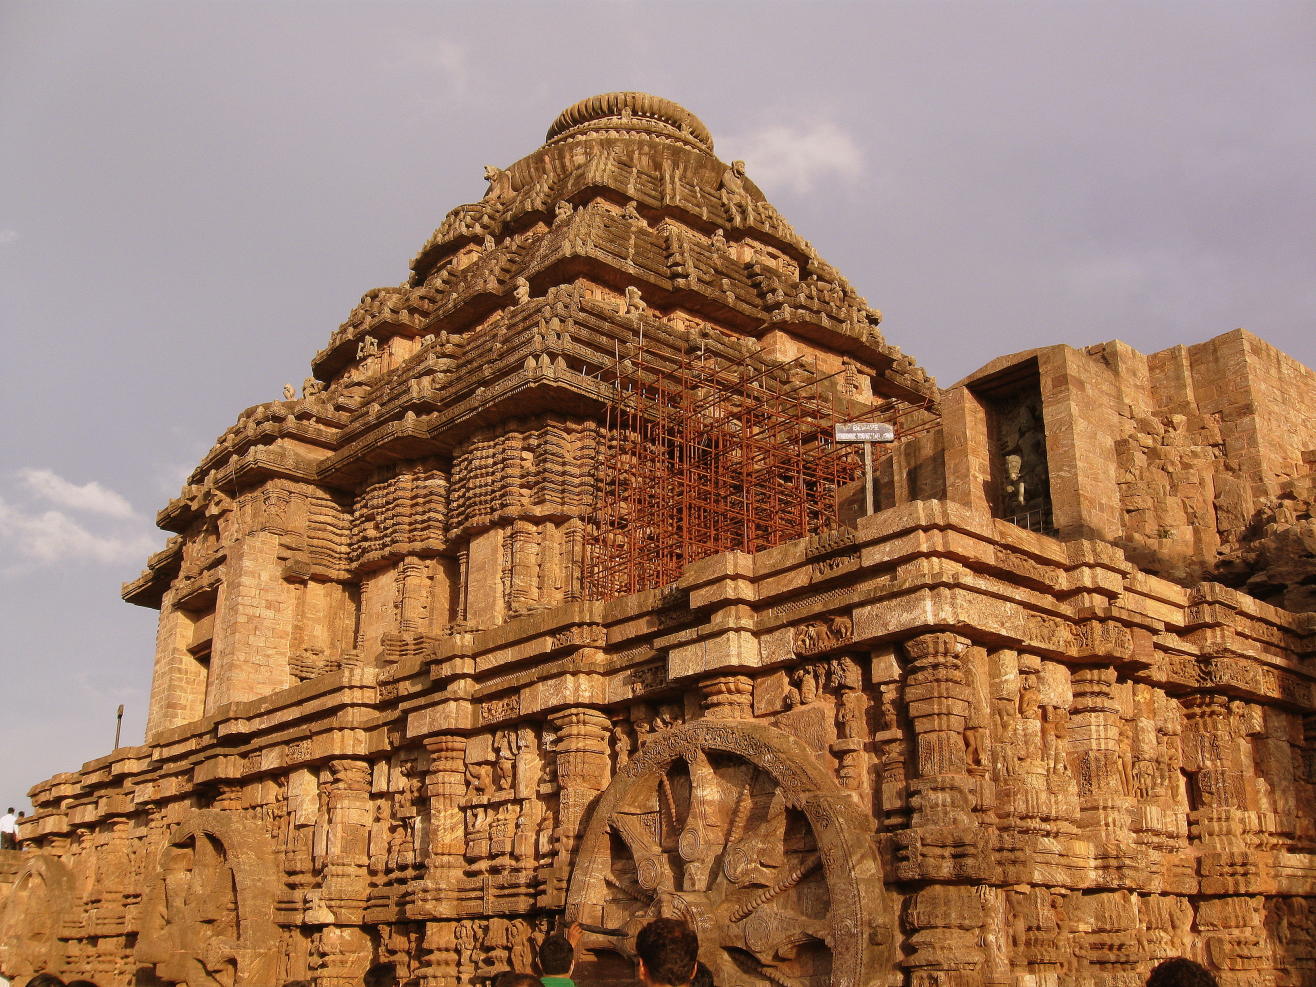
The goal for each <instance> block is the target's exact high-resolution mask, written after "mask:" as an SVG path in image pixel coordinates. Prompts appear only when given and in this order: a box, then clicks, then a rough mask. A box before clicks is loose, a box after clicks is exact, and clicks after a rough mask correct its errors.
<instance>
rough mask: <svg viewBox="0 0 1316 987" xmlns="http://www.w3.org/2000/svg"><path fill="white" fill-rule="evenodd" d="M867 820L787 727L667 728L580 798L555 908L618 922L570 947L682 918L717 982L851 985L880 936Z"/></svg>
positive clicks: (870, 962) (877, 954)
mask: <svg viewBox="0 0 1316 987" xmlns="http://www.w3.org/2000/svg"><path fill="white" fill-rule="evenodd" d="M872 828H873V824H872V821H871V820H870V819H867V818H866V817H864V816H863V815H862V814H861V813H860V812H859V810H858V808H857V807H856V806H855V804H854V802H853V801H851V799H850V798H849V796H848V795H847V794H846V793H845V792H843V791H842V790H841V789H840V787H839V786H838V785H837V784H836V782H835V781H834V780H833V778H832V776H831V773H830V772H829V771H828V770H827V769H825V768H824V767H822V766H821V765H820V764H819V759H818V755H817V754H816V753H814V752H812V751H810V750H808V749H807V748H806V747H804V745H802V744H801V743H800V742H799V741H797V740H795V739H794V738H793V737H790V736H788V735H786V734H784V733H782V732H780V731H778V730H775V729H773V728H771V727H768V726H765V725H763V724H759V723H746V722H737V721H726V722H718V721H715V720H704V721H701V722H698V723H694V724H689V725H686V726H683V727H678V728H674V729H671V730H667V731H664V732H663V733H660V734H658V735H657V736H656V737H655V738H654V739H653V740H651V741H649V742H648V743H647V744H645V745H644V747H642V748H641V749H640V751H639V753H638V754H637V755H636V756H635V758H634V759H633V760H632V761H631V762H630V763H629V764H627V765H626V767H625V768H623V769H622V770H621V771H620V772H619V773H618V775H617V777H616V778H614V780H613V782H612V784H611V785H609V786H608V788H607V790H606V791H605V792H604V793H603V794H602V796H601V797H600V799H599V802H598V804H597V805H596V806H595V808H594V810H593V812H592V814H591V816H590V823H589V826H588V827H587V829H586V831H585V835H584V837H583V839H582V841H581V844H580V852H579V855H578V857H577V863H576V869H575V871H574V873H573V874H572V877H571V884H570V887H569V889H568V892H567V918H568V919H569V920H572V921H581V922H585V923H587V924H591V925H600V926H604V927H608V928H615V929H621V930H624V931H625V933H626V935H625V937H605V936H600V935H593V934H590V935H587V936H586V939H585V940H584V946H585V947H586V948H587V949H592V950H594V951H606V950H612V951H616V952H619V953H621V954H622V955H624V956H628V957H631V956H633V954H634V937H635V934H636V933H637V932H638V931H639V929H640V928H641V927H642V926H643V925H644V923H645V922H647V921H649V920H650V919H652V918H656V917H659V916H664V917H673V918H682V919H685V920H686V921H687V922H688V923H689V924H690V925H691V927H692V928H694V929H695V931H696V932H697V933H698V934H699V939H700V960H701V961H702V962H703V963H704V964H706V965H707V966H708V967H709V968H710V969H711V970H712V973H713V979H714V982H715V983H717V984H719V985H723V987H738V985H743V987H758V985H764V984H770V985H771V984H775V985H778V987H822V985H824V984H832V985H837V987H841V985H846V987H859V985H862V984H867V983H869V982H871V981H872V979H873V977H874V975H875V974H876V973H877V972H878V970H879V969H881V968H883V967H885V966H886V965H887V964H888V963H889V961H890V957H889V956H884V955H883V953H884V950H883V949H881V948H880V947H879V945H878V943H880V942H890V941H891V940H892V939H893V938H894V937H893V936H891V935H889V934H888V932H887V930H889V929H890V928H891V927H892V925H891V912H890V908H889V906H888V903H887V900H886V896H885V894H884V893H883V889H882V883H881V877H880V873H879V869H878V863H877V860H878V857H877V850H876V847H875V846H874V843H873V840H872V837H871V835H870V834H871V832H872Z"/></svg>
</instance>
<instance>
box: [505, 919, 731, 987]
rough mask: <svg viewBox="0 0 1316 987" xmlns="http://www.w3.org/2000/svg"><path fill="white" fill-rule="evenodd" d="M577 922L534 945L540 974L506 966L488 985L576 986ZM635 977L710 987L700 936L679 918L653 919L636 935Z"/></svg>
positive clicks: (654, 983)
mask: <svg viewBox="0 0 1316 987" xmlns="http://www.w3.org/2000/svg"><path fill="white" fill-rule="evenodd" d="M581 932H582V930H581V927H580V926H579V925H573V926H571V927H570V928H569V929H567V931H566V932H555V933H553V934H552V935H550V936H548V937H547V938H546V939H545V940H544V941H543V943H541V944H540V946H539V975H535V974H533V973H529V972H525V971H508V972H506V973H500V974H499V975H498V976H496V977H494V978H493V981H492V982H491V987H576V983H575V981H574V980H573V979H572V972H573V971H574V969H575V966H576V945H577V943H579V942H580V936H581ZM635 956H636V960H635V982H636V984H639V985H642V987H713V977H712V975H711V974H710V973H709V970H708V968H707V967H706V966H704V964H702V963H700V962H699V937H698V936H696V935H695V933H694V930H693V929H691V928H690V926H688V925H686V924H685V923H684V922H682V921H681V920H680V919H674V918H656V919H654V920H653V921H652V922H649V923H648V924H647V925H645V926H644V928H642V929H641V930H640V931H639V934H638V935H637V936H636V937H635Z"/></svg>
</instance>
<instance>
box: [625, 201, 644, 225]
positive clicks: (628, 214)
mask: <svg viewBox="0 0 1316 987" xmlns="http://www.w3.org/2000/svg"><path fill="white" fill-rule="evenodd" d="M621 216H622V219H625V220H627V221H628V222H631V223H643V222H644V220H643V219H642V218H641V216H640V211H639V209H637V208H636V202H635V200H634V199H631V201H630V202H628V203H626V208H625V209H624V210H623V211H622V214H621Z"/></svg>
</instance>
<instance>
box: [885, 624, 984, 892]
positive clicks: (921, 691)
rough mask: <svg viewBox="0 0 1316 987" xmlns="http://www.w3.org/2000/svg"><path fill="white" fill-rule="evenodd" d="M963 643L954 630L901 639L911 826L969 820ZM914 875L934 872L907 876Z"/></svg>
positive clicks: (961, 823) (958, 824)
mask: <svg viewBox="0 0 1316 987" xmlns="http://www.w3.org/2000/svg"><path fill="white" fill-rule="evenodd" d="M968 646H969V641H968V640H967V639H966V638H962V637H959V636H957V635H955V634H924V635H923V636H921V637H916V638H913V639H912V640H910V641H906V642H905V651H906V652H907V653H908V655H909V658H910V661H909V664H908V667H907V668H906V669H905V706H906V709H907V710H908V713H909V718H910V721H911V723H912V724H913V728H914V736H915V747H916V758H917V760H916V766H915V777H914V778H913V779H911V780H910V782H909V793H910V805H911V807H912V808H913V817H912V819H911V823H910V825H911V828H914V829H922V828H926V827H936V828H946V827H965V826H971V825H972V823H973V817H972V814H971V811H970V810H971V808H972V805H973V796H972V780H971V779H970V777H969V772H968V758H967V749H966V747H965V738H964V732H965V728H966V727H967V725H968V719H969V702H970V695H969V687H968V685H967V683H966V682H965V679H964V669H963V667H962V666H961V664H960V657H959V655H960V652H961V651H962V650H963V649H964V648H967V647H968ZM902 876H904V875H902ZM919 876H921V877H934V876H938V875H934V874H917V875H916V874H910V875H909V877H919ZM947 876H949V875H947Z"/></svg>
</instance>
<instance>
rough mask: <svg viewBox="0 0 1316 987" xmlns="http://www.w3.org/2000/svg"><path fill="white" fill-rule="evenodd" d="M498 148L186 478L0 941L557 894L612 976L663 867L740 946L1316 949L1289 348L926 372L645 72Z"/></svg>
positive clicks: (713, 942) (989, 962) (506, 933)
mask: <svg viewBox="0 0 1316 987" xmlns="http://www.w3.org/2000/svg"><path fill="white" fill-rule="evenodd" d="M486 177H487V179H488V182H489V188H488V192H487V193H486V195H485V196H484V198H483V199H482V200H481V201H479V202H477V203H473V204H470V205H464V206H459V207H458V208H456V209H454V210H453V211H452V212H451V213H450V214H449V215H448V217H447V218H446V219H445V220H444V221H443V223H442V225H441V226H440V227H439V229H438V230H437V231H436V232H435V233H434V235H433V236H432V237H431V238H430V240H429V241H428V242H427V243H426V244H425V245H424V246H423V247H422V248H421V250H420V252H419V253H418V254H417V255H416V258H415V260H414V261H413V262H412V265H411V272H410V275H409V277H408V278H407V280H406V281H404V282H403V283H402V284H400V285H398V286H395V287H389V288H379V289H375V290H373V291H370V292H367V293H366V295H365V296H364V297H363V299H362V301H361V304H360V305H359V306H358V307H357V308H356V309H355V310H354V311H353V312H352V313H351V315H350V316H349V318H348V320H347V322H345V323H344V324H343V325H342V326H341V327H340V328H339V329H338V330H337V331H336V332H334V333H333V335H332V336H331V337H330V339H329V342H328V345H327V346H326V347H325V348H324V349H323V350H321V351H320V352H319V353H318V354H317V355H316V356H315V358H314V360H313V361H312V365H311V366H312V376H311V377H309V378H307V380H306V382H305V384H304V385H303V387H302V388H301V389H300V392H298V391H295V390H294V389H292V388H288V389H287V390H286V392H285V397H284V400H280V401H272V402H270V403H267V404H262V405H258V406H256V407H254V408H249V409H247V410H246V411H245V412H243V413H242V414H241V415H240V416H239V418H238V421H237V424H236V425H234V426H233V428H231V429H229V430H228V431H227V432H225V433H224V434H223V435H222V436H220V437H219V439H218V441H217V442H216V444H215V446H214V448H213V449H212V450H211V451H210V452H209V453H208V454H207V455H206V457H205V458H204V459H203V460H202V462H201V463H200V464H199V465H198V467H197V468H196V470H195V471H194V472H193V474H192V475H191V477H190V478H189V482H188V484H187V486H186V487H184V489H183V490H182V492H181V494H180V495H179V497H178V498H177V499H175V500H173V501H172V502H170V503H169V504H168V506H166V507H165V508H164V510H163V511H162V512H161V513H160V516H159V523H160V525H161V527H163V528H165V529H166V530H168V531H171V532H173V533H174V537H172V538H170V540H169V542H168V544H167V546H166V547H165V549H164V550H163V551H162V552H160V553H158V554H157V555H155V556H153V557H152V558H151V559H150V561H149V563H148V566H147V569H146V571H145V572H144V573H143V574H142V575H141V577H140V578H138V579H137V580H135V581H134V582H132V583H130V584H128V585H127V586H126V587H125V593H124V595H125V598H126V599H127V600H128V601H129V602H132V603H135V604H139V605H142V606H150V607H155V608H158V609H159V611H160V623H159V635H158V639H157V648H156V656H155V673H154V683H153V687H152V695H151V710H150V718H149V724H148V728H147V735H146V740H145V743H143V744H142V745H141V746H136V747H126V748H120V749H119V750H116V751H113V752H112V753H110V754H108V755H106V756H105V757H103V758H100V759H98V760H95V761H92V762H90V763H88V764H86V765H84V766H83V767H82V768H81V770H79V771H76V772H71V773H68V774H62V775H57V776H56V777H54V778H52V779H50V780H49V781H46V782H43V783H41V784H39V785H37V786H36V787H35V788H34V789H33V791H32V798H33V803H34V806H35V809H36V811H35V813H34V815H33V818H32V820H31V822H30V825H28V826H27V827H26V835H27V837H28V838H27V840H26V847H25V849H24V850H23V851H22V852H21V853H13V854H8V855H6V856H5V858H4V860H3V861H0V864H3V868H5V869H3V870H0V874H3V875H4V878H3V879H4V880H5V881H7V882H10V883H8V884H7V885H6V889H7V890H6V897H5V898H4V899H3V902H4V904H3V910H2V911H0V973H3V974H4V975H5V976H7V977H9V978H11V980H12V981H13V982H14V983H16V984H20V985H29V984H33V983H35V984H47V985H58V984H61V983H63V984H73V983H76V984H78V985H79V987H85V985H88V984H90V985H93V987H111V985H116V987H118V985H121V987H126V985H136V987H155V985H160V984H186V985H188V987H271V985H273V987H283V985H290V984H294V983H309V984H312V985H314V987H349V985H353V987H356V985H363V984H369V985H387V984H406V985H414V987H450V985H457V984H476V983H482V982H483V981H484V980H485V979H486V978H487V977H488V976H489V975H490V974H492V973H495V972H498V971H500V970H503V969H507V968H508V967H517V968H520V969H528V967H529V961H530V957H531V955H532V951H533V949H534V945H535V943H536V942H537V941H538V940H539V939H541V938H542V936H543V935H544V934H545V933H546V932H547V930H549V928H550V927H551V926H552V925H553V923H555V922H556V921H557V920H559V918H562V917H565V918H567V919H579V920H583V921H586V922H588V923H591V924H594V925H598V926H606V927H609V928H612V929H616V930H621V932H622V933H623V934H622V935H619V936H602V935H596V934H589V935H587V936H586V938H585V940H584V943H583V945H584V947H585V948H586V950H587V952H588V956H587V957H586V960H585V962H584V964H583V969H580V970H579V971H578V976H579V978H580V980H581V981H582V982H586V983H590V984H603V985H606V984H618V985H620V984H623V983H629V982H630V977H631V963H630V950H631V943H632V937H633V934H634V932H635V930H636V929H638V928H639V927H640V925H642V924H643V922H644V921H646V920H647V919H648V918H650V917H652V916H656V915H659V914H663V915H675V916H681V917H684V918H686V919H687V920H689V921H690V922H691V923H692V924H693V926H694V927H695V928H696V929H697V930H698V932H699V935H700V939H701V943H702V949H703V954H702V955H703V960H704V962H705V963H707V964H708V965H709V966H710V967H711V968H712V969H713V971H714V974H715V978H716V982H717V983H718V984H719V985H722V987H768V985H777V987H824V985H828V984H832V985H837V987H867V985H871V984H885V985H892V987H895V985H912V987H917V985H926V987H932V985H949V987H955V985H964V987H968V985H977V984H993V985H1001V987H1005V985H1013V984H1031V985H1035V987H1051V985H1062V984H1065V985H1068V984H1072V985H1092V987H1095V985H1097V984H1112V983H1113V984H1123V985H1132V984H1134V983H1140V982H1141V979H1142V978H1144V977H1145V976H1146V972H1147V971H1148V969H1149V968H1150V967H1151V965H1153V963H1154V962H1155V961H1156V960H1158V959H1160V958H1163V957H1167V956H1174V955H1187V956H1190V957H1192V958H1194V959H1196V960H1198V961H1200V962H1202V963H1204V964H1205V965H1207V966H1208V967H1210V968H1211V969H1212V970H1213V971H1215V972H1216V974H1217V975H1218V976H1219V978H1220V980H1221V982H1222V983H1224V984H1228V985H1279V984H1283V985H1299V984H1312V983H1316V938H1314V934H1313V929H1314V928H1316V923H1313V920H1312V916H1313V912H1316V793H1314V792H1313V785H1314V783H1316V691H1314V690H1316V675H1314V672H1316V668H1314V667H1313V658H1312V654H1313V649H1314V648H1316V618H1313V614H1312V612H1311V611H1312V610H1313V609H1316V566H1314V565H1313V555H1314V553H1316V521H1313V498H1314V496H1316V472H1314V470H1316V378H1314V377H1313V374H1312V373H1311V371H1309V370H1307V369H1306V368H1305V367H1302V366H1301V365H1299V364H1297V363H1296V362H1294V361H1293V360H1290V359H1289V358H1287V357H1285V356H1284V355H1282V354H1280V353H1278V352H1276V351H1275V350H1274V349H1272V348H1271V347H1269V346H1267V345H1266V344H1265V343H1264V342H1262V341H1261V340H1259V339H1257V338H1256V337H1255V336H1252V335H1250V334H1248V333H1246V332H1244V331H1242V330H1239V331H1235V332H1231V333H1227V334H1225V335H1222V336H1218V337H1216V338H1215V339H1212V340H1210V341H1209V342H1205V343H1201V344H1198V345H1194V346H1188V347H1175V348H1173V349H1170V350H1166V351H1164V352H1161V353H1155V354H1152V355H1144V354H1141V353H1138V352H1136V351H1134V350H1133V349H1131V348H1130V347H1128V346H1127V345H1125V344H1123V343H1119V342H1110V343H1106V344H1103V345H1097V346H1092V347H1088V348H1087V349H1083V350H1078V349H1073V348H1070V347H1068V346H1054V347H1049V348H1044V349H1040V350H1034V351H1030V352H1026V353H1020V354H1015V355H1013V356H1009V357H1003V358H1001V359H999V360H997V361H995V362H993V363H992V364H990V365H988V366H987V367H985V368H983V369H982V370H981V371H979V372H978V373H976V374H974V375H973V376H971V377H969V378H968V379H966V380H965V381H962V382H961V383H959V384H957V385H956V386H954V387H951V388H948V389H944V390H942V389H939V388H938V387H937V386H936V384H935V383H934V382H933V381H932V380H931V379H930V378H928V377H927V375H926V374H924V373H923V371H922V370H920V369H919V367H918V366H917V364H916V363H915V362H914V361H913V360H912V359H910V358H909V357H907V356H905V355H904V354H902V353H901V352H900V351H899V350H897V349H896V348H895V347H893V346H891V345H889V344H888V343H887V342H886V341H885V340H884V339H883V336H882V333H881V331H880V325H879V323H880V318H881V317H880V315H879V313H878V312H877V311H876V310H874V309H872V308H870V307H869V306H868V304H867V303H866V302H865V301H864V300H863V299H862V298H860V297H858V296H857V295H856V293H855V292H854V290H853V289H852V288H851V286H850V285H849V284H848V283H847V282H846V280H845V279H844V278H843V277H842V276H841V275H840V274H839V273H838V272H837V271H836V270H835V269H833V268H832V267H831V266H830V265H828V264H827V263H826V262H825V261H823V260H822V259H820V258H819V257H818V256H817V254H816V253H815V252H814V250H813V249H812V247H811V246H810V245H809V243H808V242H807V241H805V240H803V239H801V238H800V237H799V236H798V235H797V234H796V233H795V231H794V230H793V229H792V228H791V226H790V225H789V224H788V223H787V222H786V221H785V220H784V219H783V218H782V217H781V216H780V215H778V213H777V212H776V211H775V210H774V209H773V208H772V206H771V205H769V204H768V203H767V202H766V201H764V198H763V196H762V194H761V193H760V191H759V190H758V188H757V187H756V186H755V185H754V183H753V182H752V181H751V180H750V178H749V177H748V176H747V175H746V174H745V172H744V168H743V166H742V165H741V164H740V163H738V162H737V163H733V164H731V165H727V164H725V163H723V162H721V161H719V160H718V159H717V158H716V157H715V156H714V154H713V142H712V138H711V137H710V135H709V134H708V132H707V130H706V129H705V128H704V126H703V125H702V124H701V123H700V122H699V120H697V119H696V118H695V117H694V116H693V115H692V114H690V113H689V112H687V111H686V110H684V109H682V108H681V107H679V106H676V105H675V104H673V103H670V102H668V101H666V100H662V99H658V98H656V97H653V96H649V95H646V94H642V93H611V94H607V95H603V96H597V97H594V98H592V99H588V100H585V101H583V102H581V103H578V104H576V105H574V106H572V107H570V108H569V109H567V110H566V111H564V112H563V113H562V114H561V115H560V116H559V117H558V119H557V120H556V121H554V123H553V125H552V127H551V128H550V129H549V132H548V137H547V141H546V143H545V144H544V145H543V146H542V147H541V148H539V149H538V150H536V151H534V152H533V153H532V154H530V155H529V156H527V157H525V158H523V159H522V160H520V161H518V162H516V163H515V164H513V165H511V166H510V167H508V168H507V169H506V170H499V169H497V168H492V167H491V168H489V169H488V170H487V174H486ZM1003 348H1004V347H1003ZM840 421H868V422H883V423H886V424H889V425H891V426H892V428H893V430H894V433H895V441H894V443H892V444H891V445H889V446H883V447H880V454H879V456H878V459H877V462H876V469H875V486H876V490H875V500H876V510H875V512H874V513H873V514H871V515H867V514H865V513H864V511H863V509H862V505H863V501H864V497H863V492H862V489H861V480H860V477H861V476H862V470H861V467H860V465H859V464H860V460H859V458H858V456H857V447H855V446H851V445H842V444H838V443H837V442H835V440H834V432H833V428H834V426H835V424H836V423H837V422H840Z"/></svg>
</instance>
